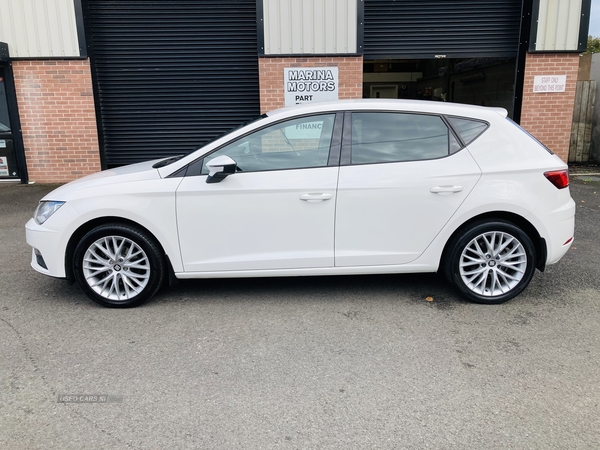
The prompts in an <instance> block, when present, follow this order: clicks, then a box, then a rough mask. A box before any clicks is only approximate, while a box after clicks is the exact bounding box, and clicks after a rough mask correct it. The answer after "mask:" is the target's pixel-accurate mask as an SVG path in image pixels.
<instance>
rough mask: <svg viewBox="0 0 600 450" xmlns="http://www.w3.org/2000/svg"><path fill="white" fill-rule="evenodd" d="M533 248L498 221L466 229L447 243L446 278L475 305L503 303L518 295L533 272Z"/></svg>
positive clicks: (523, 235) (521, 233) (508, 225)
mask: <svg viewBox="0 0 600 450" xmlns="http://www.w3.org/2000/svg"><path fill="white" fill-rule="evenodd" d="M535 257H536V254H535V247H534V245H533V243H532V242H531V239H530V238H529V236H528V235H527V234H526V233H525V232H524V231H523V230H521V229H520V228H519V227H517V226H515V225H513V224H512V223H510V222H505V221H501V220H497V221H492V222H488V221H486V222H479V223H475V224H473V225H472V226H470V227H469V228H468V229H466V230H465V231H463V232H462V233H461V234H460V235H459V236H457V237H456V238H455V239H454V241H453V242H452V243H451V247H450V253H449V260H448V261H447V263H448V265H447V268H448V272H449V273H448V275H449V277H450V279H451V281H452V282H453V283H454V284H455V285H456V287H457V288H458V290H459V291H461V293H462V294H463V295H464V296H465V297H467V298H468V299H469V300H471V301H473V302H476V303H485V304H498V303H504V302H506V301H508V300H510V299H512V298H514V297H516V296H517V295H519V294H520V293H521V292H522V291H523V290H524V289H525V288H526V287H527V285H528V284H529V282H530V281H531V278H532V277H533V272H534V271H535Z"/></svg>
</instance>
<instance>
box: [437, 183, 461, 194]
mask: <svg viewBox="0 0 600 450" xmlns="http://www.w3.org/2000/svg"><path fill="white" fill-rule="evenodd" d="M462 190H463V187H462V186H456V185H454V186H436V187H432V188H431V189H430V192H432V193H434V194H440V195H450V194H454V193H456V192H460V191H462Z"/></svg>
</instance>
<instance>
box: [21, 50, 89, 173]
mask: <svg viewBox="0 0 600 450" xmlns="http://www.w3.org/2000/svg"><path fill="white" fill-rule="evenodd" d="M12 64H13V71H14V77H15V89H16V92H17V103H18V106H19V116H20V120H21V129H22V132H23V142H24V146H25V158H26V160H27V172H28V174H29V179H30V180H31V181H38V182H44V183H64V182H67V181H71V180H74V179H76V178H80V177H82V176H83V175H87V174H90V173H93V172H97V171H99V170H100V153H99V148H98V131H97V126H96V113H95V110H94V96H93V92H92V77H91V71H90V64H89V61H82V60H50V61H13V63H12Z"/></svg>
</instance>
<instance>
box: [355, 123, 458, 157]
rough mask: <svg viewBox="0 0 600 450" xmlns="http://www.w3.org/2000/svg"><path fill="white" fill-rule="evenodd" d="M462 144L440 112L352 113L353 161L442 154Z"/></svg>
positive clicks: (446, 153) (445, 154)
mask: <svg viewBox="0 0 600 450" xmlns="http://www.w3.org/2000/svg"><path fill="white" fill-rule="evenodd" d="M457 147H459V144H458V142H457V141H456V139H455V138H454V135H453V134H452V133H450V132H449V130H448V127H447V126H446V124H445V123H444V121H443V120H442V118H441V117H439V116H429V115H425V114H406V113H379V112H377V113H371V112H369V113H353V114H352V164H372V163H382V162H398V161H418V160H423V159H434V158H442V157H444V156H447V155H448V154H449V153H450V150H452V151H454V149H456V148H457Z"/></svg>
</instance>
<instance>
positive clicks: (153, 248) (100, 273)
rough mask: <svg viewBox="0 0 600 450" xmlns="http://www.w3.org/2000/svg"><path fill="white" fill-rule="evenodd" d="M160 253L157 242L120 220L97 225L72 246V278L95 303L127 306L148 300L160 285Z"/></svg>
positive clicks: (162, 267) (162, 270)
mask: <svg viewBox="0 0 600 450" xmlns="http://www.w3.org/2000/svg"><path fill="white" fill-rule="evenodd" d="M163 255H164V253H163V251H162V249H161V248H160V245H158V243H157V242H156V240H155V239H154V238H153V237H152V236H151V235H149V234H148V233H147V232H145V231H142V230H140V229H138V228H136V227H134V226H131V225H126V224H120V223H111V224H105V225H100V226H98V227H96V228H94V229H93V230H91V231H90V232H88V233H87V234H86V235H85V236H84V237H83V238H82V239H81V240H80V241H79V243H78V244H77V247H76V248H75V252H74V255H73V269H74V273H75V279H76V280H77V282H78V283H79V285H80V286H81V288H82V289H83V291H84V292H85V293H86V294H87V295H88V297H90V298H91V299H92V300H94V301H95V302H97V303H99V304H101V305H103V306H107V307H110V308H131V307H134V306H138V305H141V304H142V303H144V302H146V301H147V300H149V299H150V298H151V297H152V296H153V295H154V294H156V292H157V291H158V289H159V288H160V287H161V286H162V283H163V280H164V278H165V270H166V264H165V259H164V256H163ZM84 258H85V261H84Z"/></svg>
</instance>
